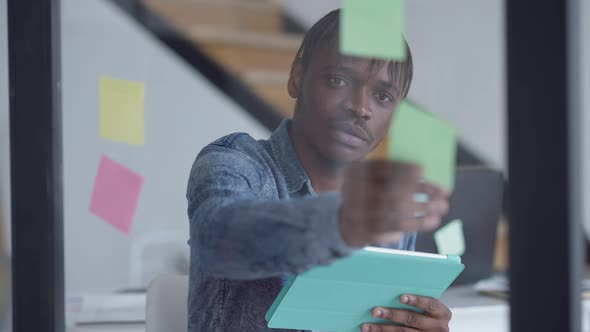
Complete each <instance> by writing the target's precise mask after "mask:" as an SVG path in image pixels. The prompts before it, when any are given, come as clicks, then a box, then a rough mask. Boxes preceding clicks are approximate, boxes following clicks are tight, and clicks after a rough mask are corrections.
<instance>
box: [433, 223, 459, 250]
mask: <svg viewBox="0 0 590 332" xmlns="http://www.w3.org/2000/svg"><path fill="white" fill-rule="evenodd" d="M434 242H435V243H436V249H437V250H438V253H439V254H441V255H459V256H461V255H463V254H464V253H465V236H464V235H463V222H462V221H461V220H459V219H455V220H453V221H451V222H450V223H448V224H446V225H445V226H443V227H441V228H440V229H439V230H438V231H436V232H435V233H434Z"/></svg>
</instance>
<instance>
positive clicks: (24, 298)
mask: <svg viewBox="0 0 590 332" xmlns="http://www.w3.org/2000/svg"><path fill="white" fill-rule="evenodd" d="M7 13H8V54H9V56H8V58H9V72H10V74H9V75H10V81H9V88H10V162H11V182H12V183H11V190H12V191H11V195H12V276H13V277H12V280H13V286H12V292H13V298H12V306H13V315H12V316H13V322H12V325H13V330H14V331H51V332H53V331H64V330H65V327H64V326H65V325H64V264H63V261H64V259H63V217H62V153H61V149H62V144H61V91H60V74H61V67H60V48H61V44H60V17H59V14H60V1H59V0H8V3H7Z"/></svg>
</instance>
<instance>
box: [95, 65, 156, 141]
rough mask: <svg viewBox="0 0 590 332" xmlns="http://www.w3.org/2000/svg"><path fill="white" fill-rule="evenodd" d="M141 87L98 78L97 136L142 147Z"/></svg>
mask: <svg viewBox="0 0 590 332" xmlns="http://www.w3.org/2000/svg"><path fill="white" fill-rule="evenodd" d="M144 95H145V92H144V84H143V83H141V82H133V81H127V80H120V79H115V78H110V77H101V78H100V115H99V122H100V123H99V127H100V137H101V138H104V139H108V140H113V141H117V142H122V143H127V144H134V145H143V144H144V142H145V129H144Z"/></svg>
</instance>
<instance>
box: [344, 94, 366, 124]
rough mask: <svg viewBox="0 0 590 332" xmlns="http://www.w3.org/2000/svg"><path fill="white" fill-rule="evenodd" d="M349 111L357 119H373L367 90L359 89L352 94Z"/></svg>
mask: <svg viewBox="0 0 590 332" xmlns="http://www.w3.org/2000/svg"><path fill="white" fill-rule="evenodd" d="M348 104H349V107H348V108H349V111H350V112H352V113H353V114H354V115H355V117H357V118H361V119H364V120H368V119H370V118H371V109H370V107H369V96H368V94H367V93H366V91H365V89H357V90H356V91H354V92H352V93H351V95H350V98H349V103H348Z"/></svg>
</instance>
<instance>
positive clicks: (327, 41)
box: [294, 9, 414, 98]
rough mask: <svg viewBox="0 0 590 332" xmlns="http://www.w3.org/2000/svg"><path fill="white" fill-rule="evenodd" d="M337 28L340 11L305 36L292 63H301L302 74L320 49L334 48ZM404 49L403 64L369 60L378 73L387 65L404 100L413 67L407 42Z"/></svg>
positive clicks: (317, 24) (337, 35)
mask: <svg viewBox="0 0 590 332" xmlns="http://www.w3.org/2000/svg"><path fill="white" fill-rule="evenodd" d="M339 26H340V9H335V10H333V11H331V12H329V13H328V14H326V15H325V16H324V17H322V18H321V19H320V20H319V21H317V22H316V23H315V24H314V25H313V26H312V27H311V29H309V31H308V32H307V33H306V34H305V37H304V38H303V42H302V43H301V46H300V47H299V51H297V56H296V57H295V60H294V63H297V62H299V63H301V65H302V66H303V72H304V73H306V72H307V68H308V67H309V64H310V62H311V58H312V57H313V54H316V53H317V51H318V50H319V49H320V48H322V47H326V46H334V45H335V44H337V41H338V37H339ZM406 49H407V58H406V60H405V61H404V62H400V61H387V60H381V59H372V60H371V70H375V71H378V70H380V69H381V67H382V66H383V65H385V64H387V65H388V67H389V75H390V79H391V80H392V81H393V83H394V84H397V85H398V86H399V88H400V94H401V97H402V98H405V97H406V96H407V95H408V92H409V90H410V85H411V83H412V76H413V67H414V65H413V62H412V53H411V52H410V47H409V46H408V44H407V42H406ZM304 75H305V74H304Z"/></svg>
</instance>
